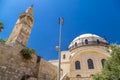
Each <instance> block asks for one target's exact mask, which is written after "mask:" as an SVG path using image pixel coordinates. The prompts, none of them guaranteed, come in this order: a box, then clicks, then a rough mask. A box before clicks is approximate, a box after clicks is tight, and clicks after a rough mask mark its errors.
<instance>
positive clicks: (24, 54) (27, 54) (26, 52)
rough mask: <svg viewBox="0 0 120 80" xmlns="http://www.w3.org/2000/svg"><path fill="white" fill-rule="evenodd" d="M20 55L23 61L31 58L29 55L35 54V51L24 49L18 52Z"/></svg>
mask: <svg viewBox="0 0 120 80" xmlns="http://www.w3.org/2000/svg"><path fill="white" fill-rule="evenodd" d="M20 53H21V54H22V56H23V57H24V58H25V59H31V58H32V56H31V54H32V53H35V50H34V49H31V48H24V49H22V50H21V51H20Z"/></svg>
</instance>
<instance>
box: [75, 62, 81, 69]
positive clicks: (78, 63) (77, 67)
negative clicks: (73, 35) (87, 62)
mask: <svg viewBox="0 0 120 80" xmlns="http://www.w3.org/2000/svg"><path fill="white" fill-rule="evenodd" d="M75 69H80V61H76V62H75Z"/></svg>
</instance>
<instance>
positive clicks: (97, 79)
mask: <svg viewBox="0 0 120 80" xmlns="http://www.w3.org/2000/svg"><path fill="white" fill-rule="evenodd" d="M110 47H111V49H112V53H111V57H110V58H109V59H108V60H107V61H106V62H105V66H104V68H103V70H102V72H101V73H98V74H96V75H94V76H93V80H120V45H117V44H112V45H111V46H110Z"/></svg>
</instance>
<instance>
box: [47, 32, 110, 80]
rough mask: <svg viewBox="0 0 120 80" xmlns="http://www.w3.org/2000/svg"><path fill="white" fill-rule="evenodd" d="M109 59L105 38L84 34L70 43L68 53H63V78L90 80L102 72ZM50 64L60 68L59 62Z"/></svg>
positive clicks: (55, 61) (53, 61)
mask: <svg viewBox="0 0 120 80" xmlns="http://www.w3.org/2000/svg"><path fill="white" fill-rule="evenodd" d="M108 57H110V52H109V44H108V42H107V41H106V40H105V39H104V38H101V37H100V36H97V35H95V34H82V35H80V36H78V37H76V38H75V39H74V40H73V41H72V42H71V43H70V45H69V47H68V50H67V51H62V52H61V69H62V71H61V78H64V77H68V78H69V80H90V79H91V76H92V75H94V74H95V73H98V72H100V71H101V69H102V68H103V67H104V62H105V60H106V59H107V58H108ZM49 62H51V63H52V64H53V65H55V66H58V60H51V61H49Z"/></svg>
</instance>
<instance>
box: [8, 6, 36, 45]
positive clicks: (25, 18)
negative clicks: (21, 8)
mask: <svg viewBox="0 0 120 80" xmlns="http://www.w3.org/2000/svg"><path fill="white" fill-rule="evenodd" d="M33 12H34V11H33V8H32V7H29V8H28V9H27V10H26V11H25V13H22V14H21V15H20V16H19V19H18V20H17V22H16V24H15V26H14V29H13V31H12V33H11V35H10V37H9V38H8V40H7V42H6V44H9V45H14V44H16V43H19V44H21V45H23V46H26V45H27V42H28V39H29V37H30V33H31V29H32V26H33V23H34V18H33V16H32V15H33Z"/></svg>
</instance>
